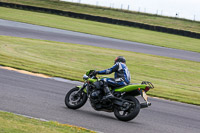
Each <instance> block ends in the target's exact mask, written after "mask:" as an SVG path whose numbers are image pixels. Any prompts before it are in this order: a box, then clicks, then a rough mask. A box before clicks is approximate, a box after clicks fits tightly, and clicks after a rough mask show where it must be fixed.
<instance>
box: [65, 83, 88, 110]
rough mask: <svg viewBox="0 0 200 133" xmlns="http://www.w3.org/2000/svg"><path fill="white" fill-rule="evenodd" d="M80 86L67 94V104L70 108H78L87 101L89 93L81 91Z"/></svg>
mask: <svg viewBox="0 0 200 133" xmlns="http://www.w3.org/2000/svg"><path fill="white" fill-rule="evenodd" d="M78 90H79V88H78V87H75V88H73V89H71V90H70V91H69V92H68V93H67V94H66V96H65V105H66V106H67V107H68V108H70V109H78V108H80V107H82V106H83V105H84V104H85V103H86V101H87V94H86V93H84V92H79V93H77V92H78Z"/></svg>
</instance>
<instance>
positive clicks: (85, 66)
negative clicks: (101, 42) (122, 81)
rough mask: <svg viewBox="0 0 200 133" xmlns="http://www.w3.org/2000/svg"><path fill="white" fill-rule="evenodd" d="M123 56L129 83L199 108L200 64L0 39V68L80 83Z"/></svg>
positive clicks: (118, 51) (91, 48)
mask: <svg viewBox="0 0 200 133" xmlns="http://www.w3.org/2000/svg"><path fill="white" fill-rule="evenodd" d="M119 55H122V56H125V57H126V59H127V65H128V68H129V70H130V72H131V76H132V80H131V82H132V83H137V82H139V83H140V82H141V81H151V82H152V83H153V84H154V85H155V89H153V90H151V91H149V93H148V94H150V95H152V96H157V97H163V98H166V99H171V100H176V101H180V102H185V103H191V104H196V105H200V86H199V83H200V69H199V68H200V63H199V62H193V61H186V60H179V59H174V58H167V57H160V56H154V55H147V54H141V53H134V52H127V51H122V50H113V49H108V48H99V47H93V46H85V45H78V44H69V43H60V42H52V41H41V40H34V39H24V38H16V37H7V36H0V65H5V66H10V67H14V68H18V69H25V70H28V71H31V72H36V73H43V74H47V75H50V76H56V77H63V78H67V79H72V80H79V81H82V75H83V74H84V73H85V72H86V71H88V70H90V69H96V70H103V69H107V68H109V67H111V66H112V65H113V60H114V59H115V57H116V56H119ZM111 76H112V75H111Z"/></svg>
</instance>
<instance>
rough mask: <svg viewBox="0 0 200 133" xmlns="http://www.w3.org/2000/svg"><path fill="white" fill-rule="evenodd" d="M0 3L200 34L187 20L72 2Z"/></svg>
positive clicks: (18, 0)
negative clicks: (107, 18)
mask: <svg viewBox="0 0 200 133" xmlns="http://www.w3.org/2000/svg"><path fill="white" fill-rule="evenodd" d="M0 1H4V2H10V3H18V4H25V5H31V6H38V7H47V8H52V9H59V10H64V11H72V12H77V13H85V14H91V15H96V16H104V17H109V18H115V19H121V20H128V21H133V22H139V23H146V24H150V25H157V26H163V27H169V28H174V29H182V30H188V31H193V32H198V33H200V22H195V21H191V20H185V19H178V18H172V17H162V16H158V15H152V14H145V13H138V12H133V11H127V10H117V9H110V8H104V7H96V6H90V5H82V4H76V3H70V2H58V1H59V0H0Z"/></svg>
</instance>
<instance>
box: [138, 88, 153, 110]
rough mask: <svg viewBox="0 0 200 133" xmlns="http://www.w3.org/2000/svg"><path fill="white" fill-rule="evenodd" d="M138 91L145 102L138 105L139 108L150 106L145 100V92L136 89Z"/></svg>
mask: <svg viewBox="0 0 200 133" xmlns="http://www.w3.org/2000/svg"><path fill="white" fill-rule="evenodd" d="M138 91H139V93H140V95H141V96H142V98H143V99H144V101H145V102H144V103H141V104H140V108H147V107H149V106H151V103H150V102H148V100H147V94H146V93H145V91H144V90H142V89H140V88H138Z"/></svg>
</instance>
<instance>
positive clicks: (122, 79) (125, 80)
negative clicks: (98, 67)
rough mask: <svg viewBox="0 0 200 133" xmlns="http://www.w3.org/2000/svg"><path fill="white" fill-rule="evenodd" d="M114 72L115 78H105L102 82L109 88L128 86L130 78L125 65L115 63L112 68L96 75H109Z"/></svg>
mask: <svg viewBox="0 0 200 133" xmlns="http://www.w3.org/2000/svg"><path fill="white" fill-rule="evenodd" d="M113 72H115V77H114V79H113V78H106V79H104V81H106V83H107V84H108V86H111V87H118V86H124V85H128V84H129V83H130V80H131V77H130V72H129V70H128V68H127V66H126V64H125V63H122V62H117V63H116V64H115V65H114V66H113V67H111V68H109V69H106V70H103V71H98V72H97V73H98V74H111V73H113Z"/></svg>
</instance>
